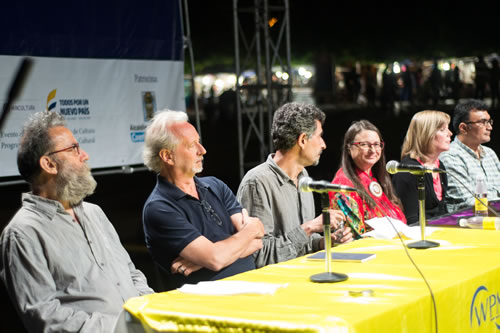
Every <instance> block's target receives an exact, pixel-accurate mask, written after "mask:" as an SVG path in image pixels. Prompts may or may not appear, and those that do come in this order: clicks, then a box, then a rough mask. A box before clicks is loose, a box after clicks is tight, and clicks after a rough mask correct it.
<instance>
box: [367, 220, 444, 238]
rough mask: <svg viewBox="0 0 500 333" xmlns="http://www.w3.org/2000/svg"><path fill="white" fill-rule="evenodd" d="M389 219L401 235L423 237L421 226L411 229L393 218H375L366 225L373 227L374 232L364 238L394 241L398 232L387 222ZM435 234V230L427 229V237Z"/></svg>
mask: <svg viewBox="0 0 500 333" xmlns="http://www.w3.org/2000/svg"><path fill="white" fill-rule="evenodd" d="M387 219H390V220H391V222H392V224H393V225H394V228H396V230H397V231H398V232H399V233H402V234H403V235H405V236H406V237H407V238H410V239H420V238H421V237H422V235H421V230H420V226H415V227H409V226H407V225H406V224H404V223H403V222H402V221H400V220H397V219H394V218H392V217H375V218H373V219H369V220H366V221H365V223H366V224H368V225H369V226H370V227H372V228H373V230H372V231H369V232H367V233H365V234H364V235H363V236H364V237H373V238H378V239H393V238H394V237H396V235H397V234H396V231H395V230H394V228H393V227H392V226H391V224H390V223H389V221H387ZM433 232H434V229H433V228H427V227H426V228H425V236H429V235H430V234H432V233H433Z"/></svg>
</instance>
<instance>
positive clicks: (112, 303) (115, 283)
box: [0, 193, 153, 333]
mask: <svg viewBox="0 0 500 333" xmlns="http://www.w3.org/2000/svg"><path fill="white" fill-rule="evenodd" d="M74 212H75V215H76V216H77V217H78V220H79V221H80V223H78V222H76V221H75V220H73V218H72V216H71V215H70V214H68V213H67V212H66V211H65V210H64V207H63V206H62V205H61V204H60V203H59V202H58V201H54V200H49V199H45V198H42V197H39V196H36V195H33V194H31V193H25V194H23V205H22V207H21V209H20V210H19V211H18V212H17V213H16V215H15V216H14V218H13V219H12V220H11V221H10V223H9V224H8V225H7V227H6V228H5V229H4V231H3V232H2V236H1V238H0V245H1V249H2V254H1V259H0V277H1V279H2V280H3V282H4V283H5V285H6V287H7V291H8V292H9V295H10V297H11V299H12V300H13V303H14V304H15V306H16V308H17V311H18V313H19V314H20V315H21V318H22V320H23V323H24V325H25V327H26V328H27V329H28V330H29V331H30V332H92V333H96V332H110V331H111V330H112V329H113V326H114V324H115V321H116V319H117V318H118V315H119V314H120V311H121V309H122V306H123V303H124V302H125V301H126V300H127V299H128V298H130V297H134V296H139V295H144V294H149V293H152V292H153V290H152V289H151V288H149V287H148V285H147V282H146V278H145V276H144V275H143V274H142V273H141V272H140V271H139V270H137V269H136V268H135V266H134V264H133V263H132V261H131V259H130V257H129V255H128V253H127V252H126V251H125V249H124V248H123V246H122V245H121V243H120V240H119V238H118V235H117V233H116V231H115V229H114V228H113V226H112V224H111V223H110V222H109V220H108V219H107V217H106V215H104V212H103V211H102V210H101V208H99V207H98V206H96V205H94V204H90V203H86V202H84V203H82V204H80V205H78V206H77V207H74Z"/></svg>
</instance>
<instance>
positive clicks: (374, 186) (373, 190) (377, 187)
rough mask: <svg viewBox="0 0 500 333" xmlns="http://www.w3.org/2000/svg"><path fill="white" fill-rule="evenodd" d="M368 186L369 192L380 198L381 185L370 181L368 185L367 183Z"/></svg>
mask: <svg viewBox="0 0 500 333" xmlns="http://www.w3.org/2000/svg"><path fill="white" fill-rule="evenodd" d="M368 188H369V189H370V192H371V193H372V194H373V195H374V196H376V197H377V198H380V197H381V196H382V186H380V184H379V183H377V182H376V181H372V182H371V183H370V185H368Z"/></svg>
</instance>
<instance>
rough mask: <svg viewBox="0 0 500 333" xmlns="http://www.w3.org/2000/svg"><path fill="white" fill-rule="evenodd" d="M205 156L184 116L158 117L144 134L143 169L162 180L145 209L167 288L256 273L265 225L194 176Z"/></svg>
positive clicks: (220, 186)
mask: <svg viewBox="0 0 500 333" xmlns="http://www.w3.org/2000/svg"><path fill="white" fill-rule="evenodd" d="M205 153H206V150H205V148H204V147H203V146H202V145H201V143H200V137H199V135H198V133H197V131H196V129H195V128H194V127H193V125H191V124H190V123H189V122H188V118H187V115H186V113H185V112H182V111H170V110H166V111H162V112H159V113H158V114H156V115H155V117H154V118H153V119H152V121H151V123H150V124H149V125H148V128H147V129H146V139H145V146H144V152H143V158H144V164H145V165H146V166H147V167H148V168H149V169H150V170H151V171H153V172H156V173H157V174H158V179H157V184H156V186H155V188H154V189H153V192H152V193H151V195H150V196H149V198H148V199H147V201H146V203H145V205H144V210H143V224H144V233H145V236H146V245H147V247H148V250H149V251H150V253H151V255H152V257H153V259H154V260H155V262H156V263H157V264H158V265H159V266H160V272H162V273H163V274H162V276H163V277H165V276H166V278H165V279H163V282H164V283H165V284H166V286H165V289H173V288H177V287H180V286H181V285H183V284H185V283H191V284H193V283H197V282H199V281H207V280H218V279H221V278H225V277H228V276H231V275H234V274H238V273H241V272H244V271H248V270H250V269H254V268H255V264H254V261H253V258H252V256H251V255H252V254H253V253H254V252H255V251H257V250H259V249H260V248H261V247H262V241H261V238H262V237H263V235H264V227H263V225H262V223H261V222H260V220H259V219H257V218H252V217H248V215H247V214H246V211H245V210H242V208H241V206H240V204H239V203H238V201H237V200H236V197H235V196H234V194H233V193H232V192H231V190H230V189H229V187H228V186H227V185H226V184H224V183H223V182H222V181H220V180H219V179H217V178H215V177H196V176H195V175H196V174H197V173H200V172H201V171H202V169H203V155H205Z"/></svg>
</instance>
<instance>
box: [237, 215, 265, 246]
mask: <svg viewBox="0 0 500 333" xmlns="http://www.w3.org/2000/svg"><path fill="white" fill-rule="evenodd" d="M241 213H242V225H243V226H242V228H241V230H247V231H251V232H253V233H254V234H255V238H258V239H260V238H262V237H264V234H265V232H266V231H265V229H264V225H263V224H262V222H261V221H260V220H259V219H258V218H257V217H250V216H248V212H247V210H246V209H243V210H242V211H241ZM261 243H262V242H261Z"/></svg>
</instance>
